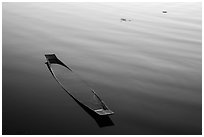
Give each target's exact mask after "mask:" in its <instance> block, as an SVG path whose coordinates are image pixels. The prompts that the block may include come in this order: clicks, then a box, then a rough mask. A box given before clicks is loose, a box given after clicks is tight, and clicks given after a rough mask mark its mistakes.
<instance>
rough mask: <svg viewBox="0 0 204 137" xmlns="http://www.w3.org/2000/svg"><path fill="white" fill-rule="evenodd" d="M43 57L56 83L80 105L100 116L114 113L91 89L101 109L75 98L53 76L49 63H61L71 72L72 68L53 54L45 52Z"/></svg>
mask: <svg viewBox="0 0 204 137" xmlns="http://www.w3.org/2000/svg"><path fill="white" fill-rule="evenodd" d="M45 58H46V60H47V62H45V64H46V65H47V67H48V69H49V71H50V72H51V74H52V76H53V77H54V79H55V80H56V81H57V83H58V84H59V85H60V86H61V87H62V88H63V89H64V90H65V91H66V92H67V93H68V94H69V95H70V96H71V97H72V98H73V99H74V100H75V101H76V102H77V103H80V104H81V105H84V106H85V107H87V108H88V109H90V110H91V111H93V112H95V113H96V114H98V115H100V116H106V115H112V114H114V112H113V111H111V110H110V109H109V108H108V107H107V106H106V105H105V103H104V102H103V100H102V99H101V98H100V97H99V96H98V95H97V94H96V92H95V91H94V90H93V89H91V88H90V87H89V88H90V90H91V92H92V93H93V94H94V95H95V96H96V97H97V98H98V100H99V101H100V103H101V106H102V108H101V109H93V108H91V107H89V106H87V105H86V104H84V103H83V102H81V101H80V100H79V99H77V98H76V97H75V96H74V95H72V94H71V93H70V92H69V91H68V90H67V89H66V88H65V87H64V86H63V84H62V83H61V82H60V81H59V80H58V78H57V77H56V76H55V73H54V71H53V70H52V67H51V64H58V65H61V66H63V67H65V68H67V69H68V70H69V71H71V72H73V70H72V69H71V68H70V67H68V66H67V65H65V64H64V63H63V62H62V61H61V60H59V59H58V58H57V56H56V55H55V54H45Z"/></svg>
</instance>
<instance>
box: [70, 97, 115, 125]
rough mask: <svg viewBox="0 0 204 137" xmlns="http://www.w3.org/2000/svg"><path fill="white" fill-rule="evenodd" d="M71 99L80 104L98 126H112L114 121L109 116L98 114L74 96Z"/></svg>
mask: <svg viewBox="0 0 204 137" xmlns="http://www.w3.org/2000/svg"><path fill="white" fill-rule="evenodd" d="M69 95H70V94H69ZM71 97H72V95H71ZM72 98H73V97H72ZM73 99H74V100H75V101H76V102H77V104H78V105H79V106H81V108H82V109H83V110H84V111H85V112H87V113H88V114H89V115H90V116H91V117H92V118H93V119H94V120H95V121H96V123H97V124H98V126H99V127H101V128H102V127H106V126H114V123H113V121H112V120H111V118H110V117H109V116H107V115H105V116H100V115H98V114H96V113H95V112H93V110H91V109H90V108H88V107H87V106H85V105H84V104H82V103H81V102H79V101H78V100H77V99H75V98H73Z"/></svg>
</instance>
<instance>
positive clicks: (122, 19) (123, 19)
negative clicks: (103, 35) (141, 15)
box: [120, 18, 132, 21]
mask: <svg viewBox="0 0 204 137" xmlns="http://www.w3.org/2000/svg"><path fill="white" fill-rule="evenodd" d="M120 21H132V20H127V19H125V18H121V19H120Z"/></svg>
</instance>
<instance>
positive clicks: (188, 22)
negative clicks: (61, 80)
mask: <svg viewBox="0 0 204 137" xmlns="http://www.w3.org/2000/svg"><path fill="white" fill-rule="evenodd" d="M2 10H3V18H2V19H3V27H2V28H3V29H2V31H3V32H2V34H3V46H2V50H3V51H2V57H3V59H2V73H3V93H2V100H3V104H2V109H3V111H2V120H3V125H2V128H3V129H2V131H3V134H201V128H202V75H201V74H202V4H201V3H3V9H2ZM163 10H165V11H167V13H162V11H163ZM121 18H125V19H128V20H129V19H130V20H132V21H127V22H125V21H123V22H121V21H120V19H121ZM46 53H55V54H56V55H57V56H58V58H60V59H61V60H62V61H63V62H64V63H66V64H67V65H69V66H70V67H71V68H72V69H73V70H75V72H76V73H77V74H78V75H79V76H80V77H81V78H82V79H83V80H85V81H86V82H88V83H89V85H90V86H91V87H92V88H93V89H95V91H96V92H97V93H98V94H99V95H100V96H101V98H102V99H103V100H104V102H105V103H106V104H107V105H108V106H109V108H110V109H111V110H113V111H114V112H115V114H114V115H112V116H110V117H109V118H110V119H111V121H112V122H113V124H112V126H105V127H100V126H99V125H98V124H97V122H96V121H95V120H94V118H93V117H91V116H90V115H89V114H88V113H87V112H86V111H84V110H83V109H82V108H81V107H80V106H79V105H78V104H77V103H76V102H75V101H74V100H73V99H72V98H71V97H70V96H69V95H67V94H66V92H64V90H63V89H62V88H61V87H60V86H59V85H58V83H57V82H56V81H55V80H54V79H53V77H52V75H51V74H50V72H49V71H48V69H47V67H46V65H45V57H44V54H46Z"/></svg>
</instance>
